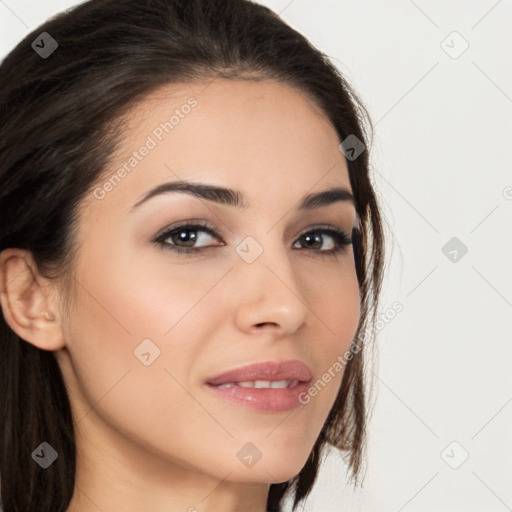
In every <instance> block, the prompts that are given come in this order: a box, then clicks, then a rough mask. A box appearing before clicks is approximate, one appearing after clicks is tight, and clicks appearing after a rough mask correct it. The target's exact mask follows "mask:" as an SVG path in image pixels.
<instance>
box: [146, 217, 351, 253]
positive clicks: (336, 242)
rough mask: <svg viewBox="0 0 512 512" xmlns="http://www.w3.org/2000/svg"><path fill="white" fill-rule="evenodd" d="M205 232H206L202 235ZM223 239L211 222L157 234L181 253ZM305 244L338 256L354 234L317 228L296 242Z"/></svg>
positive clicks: (160, 241)
mask: <svg viewBox="0 0 512 512" xmlns="http://www.w3.org/2000/svg"><path fill="white" fill-rule="evenodd" d="M201 233H202V235H201ZM215 238H216V239H218V240H220V239H221V234H220V232H219V231H218V230H217V229H216V228H215V227H213V226H210V225H209V224H208V223H207V222H204V223H194V224H181V225H179V226H175V227H172V228H170V229H167V230H165V231H164V232H163V233H161V234H160V235H158V236H157V238H156V239H155V240H153V242H154V243H156V244H158V245H159V246H161V247H162V248H164V249H167V250H171V251H173V252H175V253H177V254H191V253H196V254H198V253H201V252H204V251H206V250H210V249H213V248H214V247H215V246H222V245H224V243H217V244H212V243H211V240H209V239H215ZM297 243H301V244H302V245H303V246H304V247H302V248H298V249H300V250H304V249H312V250H313V252H315V253H318V254H319V255H322V256H326V257H328V256H336V254H338V253H340V252H341V251H343V250H344V249H345V247H346V246H348V245H351V244H352V239H351V238H350V236H349V235H348V234H347V233H345V232H343V231H341V230H340V229H338V228H335V227H332V226H328V227H317V228H314V229H310V230H309V231H305V232H304V233H302V234H301V235H300V236H299V238H298V239H297V241H296V242H295V243H294V247H295V248H297V247H296V244H297ZM197 244H200V245H199V246H198V245H197Z"/></svg>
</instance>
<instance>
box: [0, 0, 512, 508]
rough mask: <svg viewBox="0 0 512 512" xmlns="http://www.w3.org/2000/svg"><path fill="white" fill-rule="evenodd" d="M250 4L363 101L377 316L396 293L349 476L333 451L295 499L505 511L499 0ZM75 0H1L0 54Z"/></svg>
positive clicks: (504, 148)
mask: <svg viewBox="0 0 512 512" xmlns="http://www.w3.org/2000/svg"><path fill="white" fill-rule="evenodd" d="M261 3H264V4H265V5H267V6H269V7H271V8H272V9H273V10H275V11H276V12H278V13H280V14H281V16H282V18H283V19H284V20H285V21H286V22H288V23H289V24H291V25H292V26H293V27H294V28H296V29H297V30H299V31H300V32H301V33H303V34H304V35H305V36H306V37H308V38H309V39H310V40H311V42H312V43H313V44H315V45H316V46H317V47H318V48H320V49H321V50H322V51H323V52H325V53H326V54H327V55H329V56H330V57H331V59H332V60H333V61H334V63H335V64H336V65H337V66H338V68H339V69H340V70H341V72H342V73H344V75H345V76H346V77H347V78H348V80H349V82H350V83H351V84H352V85H353V86H354V87H355V89H356V91H357V92H358V93H359V94H360V96H361V97H362V99H363V101H364V103H365V104H366V106H367V107H368V109H369V111H370V114H371V117H372V120H373V123H374V125H375V139H374V145H373V147H372V148H371V151H370V152H371V154H372V162H373V165H372V167H373V171H372V172H373V178H374V182H375V186H376V189H377V192H378V194H379V197H380V199H381V203H382V204H383V207H384V214H385V216H386V219H387V224H388V226H389V228H388V237H389V240H390V242H389V244H390V246H392V250H391V247H390V250H389V251H388V262H389V265H388V268H387V278H386V282H385V292H384V296H383V299H382V312H383V313H382V314H383V315H384V313H385V311H386V310H388V309H389V308H390V307H391V304H392V303H393V302H395V301H398V302H399V303H400V304H401V305H402V307H403V310H402V311H401V312H400V313H398V314H396V315H395V317H394V318H393V319H391V320H387V322H384V323H383V325H384V328H382V329H381V331H380V338H379V340H378V359H377V360H376V361H375V366H374V368H373V375H374V380H375V391H376V394H375V397H376V398H375V406H374V411H373V415H372V417H371V422H370V438H369V449H368V464H367V471H366V479H365V481H364V487H363V489H359V490H353V489H352V488H351V487H350V486H349V485H347V483H346V482H345V480H346V478H345V468H344V466H343V464H342V463H341V461H340V457H339V455H338V454H336V453H333V454H332V455H331V457H329V459H328V460H327V462H326V465H325V466H324V468H323V469H322V471H321V473H320V475H319V479H318V482H317V484H316V486H315V488H314V490H313V492H312V494H311V495H310V497H309V498H308V499H307V501H306V502H305V503H304V507H300V508H299V510H304V511H308V512H340V511H342V512H352V511H364V512H373V511H375V512H384V511H385V512H401V511H404V512H431V511H434V510H435V511H438V512H444V511H447V512H448V511H449V512H458V511H461V512H462V511H464V512H482V511H486V512H494V511H496V512H501V511H506V510H512V486H511V485H510V481H511V477H512V373H511V372H510V370H509V366H510V363H511V361H512V357H511V356H512V344H511V335H510V331H511V325H512V322H511V318H512V165H511V164H512V143H511V140H510V139H511V136H512V31H511V30H510V27H511V22H512V1H511V0H501V1H496V0H488V1H487V0H486V1H483V0H482V1H468V0H466V1H462V0H461V1H441V0H435V1H429V2H427V1H425V0H417V1H415V2H414V1H412V0H390V1H386V2H383V1H382V0H365V1H355V0H352V1H350V2H349V1H343V0H330V1H329V0H314V1H313V0H292V1H290V0H265V1H262V2H261ZM76 4H77V2H74V1H66V0H58V1H57V0H51V1H49V0H47V1H45V2H44V3H43V2H35V1H25V0H23V1H22V0H5V1H4V0H0V20H1V22H0V23H1V30H0V53H1V55H2V57H3V56H4V55H5V54H6V53H7V52H8V51H9V50H10V49H11V48H12V47H13V46H14V45H15V44H17V43H18V42H19V40H21V39H22V38H23V37H24V36H25V35H26V34H27V33H28V32H29V31H31V30H33V29H34V28H36V27H37V26H38V25H39V24H40V23H42V22H43V21H45V20H46V19H47V18H48V17H49V16H51V15H53V14H55V13H57V12H59V11H62V10H64V9H67V8H69V7H71V6H73V5H76ZM453 32H457V33H458V34H453ZM466 44H468V45H469V46H468V48H467V49H466V50H465V51H464V52H463V53H461V51H462V50H463V49H464V47H465V45H466ZM507 187H508V188H507ZM452 237H457V239H458V241H457V243H458V244H459V248H457V247H448V249H446V250H445V252H447V253H448V256H446V255H445V254H444V253H443V251H442V248H443V247H444V246H445V244H446V243H447V242H448V241H449V240H450V239H451V238H452ZM461 243H463V244H464V245H465V246H466V247H467V249H468V252H467V253H466V254H465V255H462V252H461V250H460V244H461ZM453 250H455V251H457V252H456V253H454V252H453ZM450 251H451V254H450ZM455 257H456V261H452V259H453V258H455ZM388 315H390V314H389V313H388ZM390 316H391V315H390ZM453 442H455V444H451V443H453ZM465 456H467V459H466V460H465V461H464V462H463V463H462V464H461V465H460V466H459V467H458V468H457V469H454V467H456V466H458V465H459V464H460V463H461V462H462V460H463V458H464V457H465ZM451 466H453V467H451ZM286 510H287V511H288V510H290V508H289V507H287V509H286Z"/></svg>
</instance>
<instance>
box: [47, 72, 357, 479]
mask: <svg viewBox="0 0 512 512" xmlns="http://www.w3.org/2000/svg"><path fill="white" fill-rule="evenodd" d="M171 116H174V117H171ZM166 122H167V124H165V123H166ZM125 128H126V133H125V137H124V139H123V141H122V144H121V146H120V147H119V149H118V151H117V152H116V155H115V158H114V159H112V161H111V163H110V164H109V169H108V171H109V172H108V173H107V176H106V177H105V178H104V179H102V180H101V182H99V183H98V184H97V187H96V188H95V189H94V191H93V193H91V194H90V195H88V197H87V198H86V200H85V201H84V203H83V209H82V212H81V217H80V219H79V227H78V232H77V238H78V242H79V244H80V251H79V255H78V259H77V261H76V264H75V277H76V280H77V283H78V284H79V285H77V289H76V296H75V297H74V302H73V310H72V312H71V314H70V315H69V316H68V317H65V318H64V319H63V331H64V337H65V340H66V348H65V349H62V350H59V351H58V352H56V355H57V358H58V359H57V360H58V362H59V365H60V366H61V368H62V370H63V373H64V376H65V380H66V384H67V386H68V391H69V394H70V397H71V402H72V406H73V411H74V414H75V416H76V423H77V429H78V432H77V436H78V439H82V442H83V443H87V442H88V441H87V440H89V442H90V440H91V439H95V447H96V448H95V449H96V451H99V447H100V446H101V447H103V449H104V450H105V451H106V452H107V451H109V452H110V454H112V453H115V456H114V457H115V459H116V460H117V461H119V462H121V461H123V462H125V463H126V464H127V465H128V464H130V463H133V462H134V461H137V464H139V465H140V467H143V468H144V471H154V468H155V467H158V468H160V469H163V468H165V470H166V471H168V472H169V473H171V472H173V471H176V473H177V474H180V475H183V474H185V473H188V471H187V470H189V471H190V472H191V473H190V474H192V472H193V473H195V474H205V475H209V476H214V477H216V478H221V479H223V478H226V475H228V474H229V476H228V477H227V479H228V480H231V481H238V482H243V481H245V482H268V483H270V482H278V481H284V480H287V479H289V478H291V477H292V476H294V475H296V474H297V473H298V472H299V471H300V469H301V468H302V467H303V465H304V464H305V462H306V460H307V458H308V456H309V453H310V451H311V449H312V447H313V445H314V443H315V441H316V439H317V437H318V435H319V433H320V430H321V428H322V426H323V424H324V422H325V420H326V418H327V416H328V413H329V411H330V409H331V407H332V405H333V403H334V400H335V398H336V395H337V393H338V390H339V387H340V384H341V379H342V376H343V371H339V370H337V371H333V368H335V362H336V361H337V359H338V357H339V356H343V354H344V353H345V352H346V351H347V350H348V348H349V346H350V344H351V341H352V339H353V338H354V336H355V332H356V329H357V325H358V321H359V315H360V303H359V287H358V282H357V278H356V271H355V265H354V255H353V248H352V246H351V245H350V244H348V245H347V244H344V243H343V233H345V234H346V236H347V237H348V238H350V236H351V232H352V228H353V226H354V224H355V221H356V215H355V208H354V204H353V203H352V202H351V201H350V200H347V196H348V194H346V193H345V195H343V194H341V195H340V196H339V197H337V199H336V200H333V201H331V202H329V201H327V204H323V205H319V204H318V202H317V203H316V204H313V205H309V206H310V207H309V208H299V206H300V205H301V203H302V202H303V201H304V199H305V197H306V196H308V195H311V194H316V193H319V192H323V191H326V190H329V189H332V188H338V189H346V191H348V192H351V188H350V181H349V175H348V170H347V165H346V161H345V159H344V156H343V154H342V153H341V152H340V151H339V149H338V146H339V142H340V141H339V140H338V137H337V134H336V132H335V130H334V128H333V127H332V125H331V124H330V123H329V121H328V120H327V118H326V117H325V116H323V115H322V114H321V113H320V111H319V109H317V108H315V107H314V106H313V105H312V104H311V103H310V102H309V101H307V100H306V98H305V96H304V95H302V94H301V93H299V92H297V91H296V90H294V89H292V88H290V87H289V86H287V85H284V84H279V83H276V82H273V81H269V80H266V81H262V82H250V81H232V80H225V79H216V80H215V81H213V82H212V83H210V85H207V84H206V83H199V82H197V83H192V84H180V85H172V86H166V87H165V88H163V89H161V90H159V91H158V92H156V93H154V94H152V95H151V96H149V97H147V98H146V99H145V100H144V101H143V102H142V103H140V104H139V105H138V106H137V107H136V109H135V110H133V111H132V112H131V114H130V116H129V117H128V118H127V119H126V124H125ZM144 147H145V148H146V149H142V148H144ZM134 152H135V153H134ZM123 166H124V173H123V172H122V170H120V169H123ZM114 176H115V177H114ZM169 182H175V183H178V184H181V185H183V184H184V182H187V183H191V184H195V185H209V186H212V187H222V188H228V189H233V190H235V191H237V192H238V194H239V199H240V200H241V203H242V204H241V206H240V205H239V206H236V205H234V204H225V203H223V202H220V201H218V199H219V198H224V199H225V198H226V197H227V194H216V195H215V194H210V195H208V196H206V195H204V194H203V196H202V197H198V196H196V195H194V194H193V193H191V192H184V191H176V190H174V191H167V192H166V193H161V194H156V195H153V196H152V197H150V198H149V199H146V200H145V201H142V199H143V198H144V197H145V196H146V195H147V194H148V193H149V192H150V191H151V190H153V189H154V188H155V187H158V186H160V185H163V184H167V183H169ZM215 199H217V200H215ZM141 201H142V202H141ZM137 203H139V204H137ZM135 205H137V206H135ZM198 224H199V226H198ZM183 225H185V226H186V225H192V226H193V227H188V228H183V227H179V226H183ZM169 230H170V231H171V232H170V233H169ZM173 230H174V231H173ZM164 231H167V233H164ZM337 232H341V233H342V234H341V235H337ZM187 250H188V251H189V252H179V251H187ZM290 360H291V361H299V362H302V363H303V364H305V365H307V366H308V367H309V369H310V371H311V380H310V383H309V385H307V386H306V387H305V388H306V389H310V388H311V386H313V385H314V384H315V382H318V381H319V380H323V385H322V386H320V387H319V386H318V385H317V393H316V396H314V397H310V399H309V400H305V399H304V397H305V394H302V398H303V400H302V403H301V402H300V401H299V402H297V397H296V396H295V401H294V399H293V392H290V391H284V390H263V389H259V388H258V389H254V388H252V389H247V388H245V387H238V386H237V391H236V392H233V386H225V387H224V388H223V390H224V391H222V392H221V391H219V389H213V388H212V387H211V386H210V385H208V384H206V382H207V381H208V380H209V379H211V378H212V377H215V376H217V375H219V374H222V373H224V372H227V371H229V370H233V369H236V368H240V367H244V366H246V365H250V364H252V363H268V362H270V363H272V362H276V363H280V362H284V361H290ZM329 369H331V372H330V378H329V379H327V378H325V377H324V378H323V377H322V376H323V375H324V374H325V373H326V372H328V371H329ZM248 380H249V381H251V380H252V381H254V380H258V379H257V378H256V379H250V378H248ZM274 380H275V379H274ZM289 384H290V383H289V382H287V383H286V385H289ZM292 384H293V383H292ZM299 384H300V383H299ZM262 385H263V386H266V385H267V384H262ZM230 389H231V391H230ZM290 389H291V388H290ZM318 389H320V390H319V391H318ZM238 392H240V393H241V395H240V396H241V397H242V398H241V399H240V400H238V401H236V400H232V399H229V398H227V395H229V394H230V393H232V394H233V393H238ZM258 393H260V395H258ZM256 395H258V396H256ZM271 395H272V396H271ZM285 395H286V396H285ZM290 395H291V396H292V398H291V399H290ZM237 396H239V395H237ZM262 397H263V398H262ZM269 397H270V398H269ZM276 397H277V398H276ZM283 397H285V398H283ZM276 400H277V402H276ZM305 402H307V403H305ZM279 404H281V405H279ZM251 457H252V458H251ZM150 459H151V461H152V464H151V465H149V464H148V465H145V464H146V462H144V461H148V460H150ZM257 459H259V460H257ZM254 461H255V462H254Z"/></svg>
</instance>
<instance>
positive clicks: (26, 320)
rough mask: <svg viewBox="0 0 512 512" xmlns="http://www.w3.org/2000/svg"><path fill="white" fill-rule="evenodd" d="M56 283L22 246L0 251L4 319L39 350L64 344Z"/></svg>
mask: <svg viewBox="0 0 512 512" xmlns="http://www.w3.org/2000/svg"><path fill="white" fill-rule="evenodd" d="M55 288H56V286H55V284H54V283H53V282H52V281H50V280H48V279H46V278H44V277H43V276H41V275H40V273H39V272H38V270H37V266H36V265H35V263H34V260H33V257H32V254H31V253H30V252H29V251H26V250H24V249H13V248H9V249H4V250H3V251H2V252H1V253H0V304H1V306H2V310H3V314H4V318H5V321H6V322H7V324H8V325H9V327H10V328H11V329H12V330H13V331H14V332H15V333H16V334H17V335H18V336H19V337H20V338H22V339H23V340H25V341H27V342H29V343H31V344H32V345H34V346H35V347H37V348H39V349H41V350H58V349H60V348H63V347H64V346H65V342H64V336H63V333H62V329H61V323H60V311H59V308H58V302H57V300H56V299H58V294H57V293H55V294H52V293H51V292H52V291H56V290H55Z"/></svg>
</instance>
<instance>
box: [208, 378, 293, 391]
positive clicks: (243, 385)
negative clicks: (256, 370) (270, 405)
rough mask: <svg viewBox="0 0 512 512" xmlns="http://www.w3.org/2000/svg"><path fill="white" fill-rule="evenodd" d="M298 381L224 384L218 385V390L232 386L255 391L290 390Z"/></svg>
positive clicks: (256, 381)
mask: <svg viewBox="0 0 512 512" xmlns="http://www.w3.org/2000/svg"><path fill="white" fill-rule="evenodd" d="M298 382H299V381H298V380H297V379H294V380H276V381H269V380H255V381H244V382H236V383H234V382H226V383H225V384H219V385H218V387H219V388H232V387H234V386H238V387H240V388H256V389H265V388H272V389H284V388H292V387H294V386H296V385H297V384H298Z"/></svg>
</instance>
